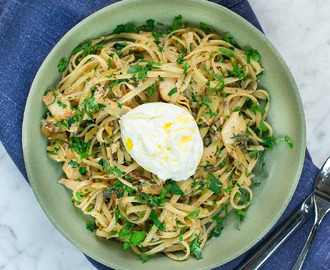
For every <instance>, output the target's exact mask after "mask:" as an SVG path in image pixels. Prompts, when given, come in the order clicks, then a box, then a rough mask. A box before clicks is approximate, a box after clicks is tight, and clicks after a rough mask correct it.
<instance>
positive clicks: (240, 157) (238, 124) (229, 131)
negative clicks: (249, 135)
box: [221, 112, 246, 164]
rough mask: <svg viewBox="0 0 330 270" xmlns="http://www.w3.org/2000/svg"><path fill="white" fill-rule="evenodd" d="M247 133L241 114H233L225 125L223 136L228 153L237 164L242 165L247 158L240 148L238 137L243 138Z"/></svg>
mask: <svg viewBox="0 0 330 270" xmlns="http://www.w3.org/2000/svg"><path fill="white" fill-rule="evenodd" d="M245 131H246V124H245V121H244V119H243V117H242V116H240V115H239V112H233V113H232V114H231V116H230V118H229V119H228V120H227V121H226V123H225V124H224V126H223V128H222V131H221V136H222V139H223V142H224V145H225V147H226V149H227V151H228V153H229V154H230V155H231V156H232V157H233V158H234V159H235V161H236V162H237V164H241V163H242V162H244V161H245V160H246V157H245V155H244V153H243V151H242V149H241V148H240V143H239V141H237V139H236V138H237V137H240V136H243V134H245Z"/></svg>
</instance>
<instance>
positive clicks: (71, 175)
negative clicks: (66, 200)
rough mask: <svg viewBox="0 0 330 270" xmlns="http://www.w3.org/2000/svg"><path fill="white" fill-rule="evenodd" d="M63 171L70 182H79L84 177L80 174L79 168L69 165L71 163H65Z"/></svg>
mask: <svg viewBox="0 0 330 270" xmlns="http://www.w3.org/2000/svg"><path fill="white" fill-rule="evenodd" d="M62 170H63V171H64V173H65V175H66V177H67V178H68V179H69V180H77V179H79V178H81V177H82V175H81V174H80V172H79V168H78V167H77V168H74V167H73V166H71V165H69V162H64V164H63V166H62Z"/></svg>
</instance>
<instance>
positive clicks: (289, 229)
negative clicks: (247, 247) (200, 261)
mask: <svg viewBox="0 0 330 270" xmlns="http://www.w3.org/2000/svg"><path fill="white" fill-rule="evenodd" d="M313 209H314V204H313V196H312V193H311V194H310V195H309V196H308V197H307V198H306V200H305V201H304V202H303V203H302V205H301V206H299V207H297V208H296V209H295V211H294V213H293V214H292V215H291V216H290V217H289V218H287V219H286V220H285V221H284V222H283V223H282V224H281V225H280V226H279V227H278V228H277V229H276V230H275V231H274V232H272V233H271V235H270V236H269V237H268V238H267V240H265V241H264V242H263V243H262V244H261V245H259V246H258V247H257V249H256V250H254V251H253V253H252V254H250V255H249V256H248V257H246V258H245V259H244V260H243V261H242V262H241V263H240V264H239V265H238V266H237V267H236V268H235V270H245V269H259V268H260V267H261V266H262V265H263V264H264V263H265V262H266V261H267V260H268V258H269V257H270V256H271V255H272V254H273V253H274V252H275V251H276V250H277V249H278V248H279V247H280V246H281V245H282V244H283V243H284V242H285V240H286V239H288V238H289V236H290V235H291V234H293V232H294V231H295V230H296V229H298V228H299V227H300V225H302V224H303V223H304V222H305V221H306V220H307V219H308V217H310V216H311V214H312V213H313V211H312V210H313Z"/></svg>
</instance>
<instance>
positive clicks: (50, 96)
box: [42, 91, 74, 121]
mask: <svg viewBox="0 0 330 270" xmlns="http://www.w3.org/2000/svg"><path fill="white" fill-rule="evenodd" d="M42 100H43V102H45V104H46V106H47V107H48V110H49V111H50V112H51V114H52V115H53V116H54V117H55V119H56V120H57V121H60V120H67V119H69V118H70V117H71V116H73V115H74V112H73V111H72V109H71V106H70V102H69V101H68V100H65V99H64V98H62V95H61V94H57V95H56V96H55V94H54V91H49V92H48V93H47V94H46V95H43V96H42Z"/></svg>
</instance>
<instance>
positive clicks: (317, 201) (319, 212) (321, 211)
mask: <svg viewBox="0 0 330 270" xmlns="http://www.w3.org/2000/svg"><path fill="white" fill-rule="evenodd" d="M313 197H314V198H313V200H314V206H315V220H314V225H313V227H312V229H311V232H310V233H309V236H308V238H307V241H306V244H305V246H304V248H303V249H302V251H301V253H300V255H299V257H298V259H297V261H296V263H295V265H294V266H293V268H292V270H300V269H301V268H302V266H303V264H304V261H305V259H306V256H307V253H308V250H309V248H310V245H311V243H312V241H313V239H314V237H315V235H316V232H317V229H318V228H319V226H320V224H321V222H322V220H323V218H324V216H325V215H326V214H327V212H328V211H329V203H328V202H326V201H325V200H323V199H321V198H319V197H318V196H316V195H315V196H313Z"/></svg>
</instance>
